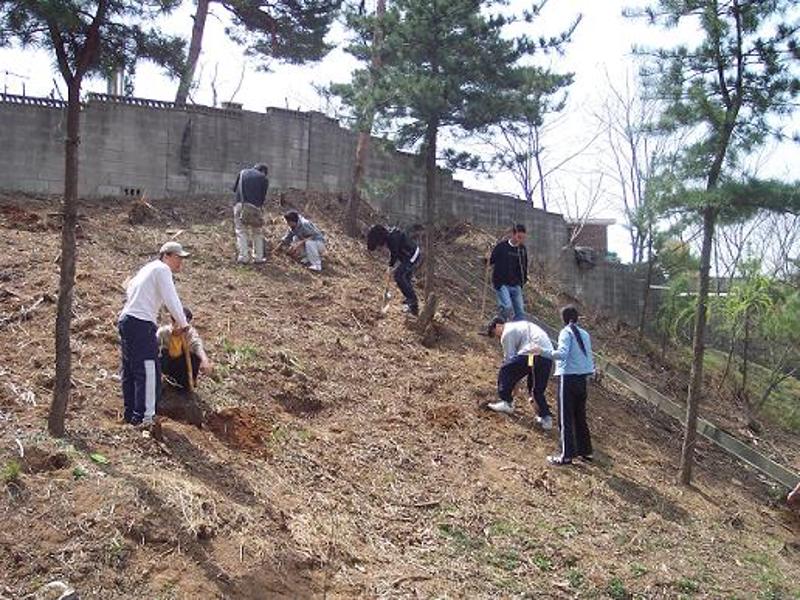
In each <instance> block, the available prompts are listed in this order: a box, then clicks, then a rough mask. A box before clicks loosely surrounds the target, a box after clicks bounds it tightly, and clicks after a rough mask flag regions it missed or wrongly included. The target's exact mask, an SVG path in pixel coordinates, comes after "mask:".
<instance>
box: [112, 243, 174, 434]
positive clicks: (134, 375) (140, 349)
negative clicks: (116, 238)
mask: <svg viewBox="0 0 800 600" xmlns="http://www.w3.org/2000/svg"><path fill="white" fill-rule="evenodd" d="M187 256H189V253H188V252H185V251H184V250H183V247H182V246H181V245H180V244H179V243H178V242H167V243H166V244H164V245H163V246H161V250H160V251H159V256H158V259H157V260H153V261H150V262H149V263H147V264H146V265H145V266H143V267H142V268H141V269H139V272H138V273H136V275H134V276H133V277H132V278H131V279H130V280H128V282H127V285H126V294H127V301H126V302H125V306H124V308H123V309H122V312H121V313H120V315H119V322H118V329H119V336H120V342H121V350H122V373H121V376H122V397H123V401H124V407H125V411H124V419H125V422H126V423H130V424H132V425H140V424H143V425H146V426H148V425H152V423H153V416H154V415H155V414H156V400H157V398H158V396H159V391H160V386H161V373H160V368H159V363H158V338H157V337H156V331H157V330H158V327H157V323H158V312H159V311H160V310H161V307H162V306H166V307H167V310H168V311H169V313H170V315H172V318H173V319H174V320H175V324H176V328H177V330H178V331H179V332H184V331H186V328H187V326H188V323H187V321H186V315H185V314H184V311H183V305H182V304H181V300H180V298H179V297H178V292H177V290H176V289H175V282H174V281H173V279H172V274H173V273H178V272H180V270H181V267H182V265H183V259H184V258H186V257H187Z"/></svg>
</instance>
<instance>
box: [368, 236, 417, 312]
mask: <svg viewBox="0 0 800 600" xmlns="http://www.w3.org/2000/svg"><path fill="white" fill-rule="evenodd" d="M382 246H386V247H387V248H389V268H388V269H387V270H386V276H387V278H388V277H389V276H390V275H391V274H392V273H394V281H395V283H397V287H398V288H400V291H401V292H402V293H403V298H404V299H403V305H404V306H403V311H405V312H409V313H411V314H412V315H414V316H416V315H418V314H419V301H418V300H417V294H416V293H415V292H414V283H413V282H412V280H411V277H412V275H413V274H414V269H415V268H416V267H417V265H419V263H420V251H419V246H418V245H417V243H416V242H415V241H414V240H412V239H411V238H410V237H409V236H408V234H407V233H405V232H404V231H401V230H400V229H398V228H397V227H389V228H387V227H385V226H384V225H373V226H372V227H370V229H369V231H368V232H367V250H369V251H370V252H372V251H373V250H375V249H377V248H380V247H382ZM387 283H388V279H387Z"/></svg>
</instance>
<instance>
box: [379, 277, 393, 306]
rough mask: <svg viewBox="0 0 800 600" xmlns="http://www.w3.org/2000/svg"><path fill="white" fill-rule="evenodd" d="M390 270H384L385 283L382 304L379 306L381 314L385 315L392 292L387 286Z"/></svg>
mask: <svg viewBox="0 0 800 600" xmlns="http://www.w3.org/2000/svg"><path fill="white" fill-rule="evenodd" d="M390 273H391V271H387V272H386V284H385V285H384V286H383V297H382V299H381V303H382V304H383V306H382V307H381V314H382V315H385V314H386V313H387V312H389V304H391V301H392V292H390V291H389V286H390V285H391V279H390V278H389V274H390Z"/></svg>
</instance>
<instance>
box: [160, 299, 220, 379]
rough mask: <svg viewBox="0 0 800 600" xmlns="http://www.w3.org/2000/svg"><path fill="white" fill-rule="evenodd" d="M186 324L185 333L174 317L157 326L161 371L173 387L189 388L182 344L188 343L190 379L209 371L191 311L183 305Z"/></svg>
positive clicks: (207, 361) (208, 361) (201, 341)
mask: <svg viewBox="0 0 800 600" xmlns="http://www.w3.org/2000/svg"><path fill="white" fill-rule="evenodd" d="M183 313H184V314H185V315H186V322H187V323H188V326H187V328H186V331H185V333H183V334H182V333H181V332H180V330H179V329H178V328H177V326H176V323H175V319H174V318H173V319H172V324H171V325H164V326H162V327H159V328H158V332H157V337H158V348H159V352H160V355H161V373H162V374H163V375H164V378H165V379H166V381H167V383H169V384H171V385H174V386H175V387H180V388H183V389H184V390H188V389H189V377H188V375H189V371H188V368H187V365H186V358H185V356H184V354H183V347H184V344H186V343H188V344H189V359H190V361H191V363H192V381H197V376H198V375H199V374H203V375H208V374H209V373H210V372H211V368H212V367H211V361H210V360H208V355H206V351H205V348H203V340H201V339H200V335H199V334H198V333H197V330H196V329H195V328H194V327H192V311H191V310H189V309H188V308H186V307H185V306H184V307H183Z"/></svg>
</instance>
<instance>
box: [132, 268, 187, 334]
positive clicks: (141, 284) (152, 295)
mask: <svg viewBox="0 0 800 600" xmlns="http://www.w3.org/2000/svg"><path fill="white" fill-rule="evenodd" d="M126 293H127V296H128V300H127V302H126V303H125V307H124V308H123V309H122V312H121V313H120V315H119V318H120V319H122V317H124V316H126V315H128V316H131V317H135V318H137V319H141V320H142V321H150V322H151V323H154V324H157V323H158V311H159V310H161V307H162V306H166V307H167V310H168V311H169V314H171V315H172V318H173V319H175V322H176V323H177V324H178V327H186V325H187V323H186V315H185V314H184V313H183V304H181V300H180V298H178V291H177V290H176V289H175V282H174V281H173V280H172V270H171V269H170V268H169V267H168V266H167V264H166V263H164V262H163V261H161V260H154V261H151V262H149V263H147V264H146V265H145V266H143V267H142V268H141V269H139V272H138V273H136V275H134V276H133V277H132V278H131V279H130V281H128V286H127V289H126Z"/></svg>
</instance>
